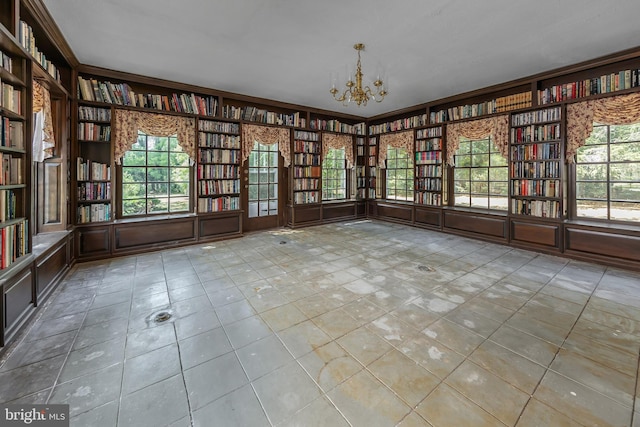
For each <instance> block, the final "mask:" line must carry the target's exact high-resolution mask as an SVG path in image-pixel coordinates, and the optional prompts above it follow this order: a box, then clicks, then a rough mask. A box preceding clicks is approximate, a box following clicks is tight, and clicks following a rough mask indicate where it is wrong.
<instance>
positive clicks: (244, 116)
mask: <svg viewBox="0 0 640 427" xmlns="http://www.w3.org/2000/svg"><path fill="white" fill-rule="evenodd" d="M222 117H224V118H225V119H234V120H245V121H249V122H258V123H266V124H271V125H280V126H293V127H306V125H307V119H305V118H304V117H300V113H299V112H295V113H291V114H286V113H276V112H274V111H269V110H266V109H262V108H258V107H253V106H244V107H236V106H235V105H225V106H224V107H223V108H222Z"/></svg>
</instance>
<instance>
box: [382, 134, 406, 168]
mask: <svg viewBox="0 0 640 427" xmlns="http://www.w3.org/2000/svg"><path fill="white" fill-rule="evenodd" d="M389 146H392V147H393V148H404V149H405V150H407V153H408V154H409V158H413V155H414V153H415V148H414V138H413V131H412V130H408V131H405V132H397V133H387V134H384V135H382V136H380V146H379V147H378V167H380V168H383V169H384V168H385V167H386V164H385V163H386V160H387V148H388V147H389Z"/></svg>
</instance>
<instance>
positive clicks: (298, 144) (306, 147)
mask: <svg viewBox="0 0 640 427" xmlns="http://www.w3.org/2000/svg"><path fill="white" fill-rule="evenodd" d="M293 149H294V151H297V152H304V153H320V143H318V142H311V141H299V140H295V141H293Z"/></svg>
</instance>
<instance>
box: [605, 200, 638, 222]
mask: <svg viewBox="0 0 640 427" xmlns="http://www.w3.org/2000/svg"><path fill="white" fill-rule="evenodd" d="M611 219H614V220H618V221H640V203H623V202H612V203H611Z"/></svg>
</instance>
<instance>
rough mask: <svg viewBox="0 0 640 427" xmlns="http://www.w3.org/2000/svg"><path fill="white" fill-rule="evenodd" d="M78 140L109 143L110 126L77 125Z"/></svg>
mask: <svg viewBox="0 0 640 427" xmlns="http://www.w3.org/2000/svg"><path fill="white" fill-rule="evenodd" d="M78 139H80V140H84V141H98V142H109V141H110V140H111V126H110V125H102V124H97V123H92V122H80V123H78Z"/></svg>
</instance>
